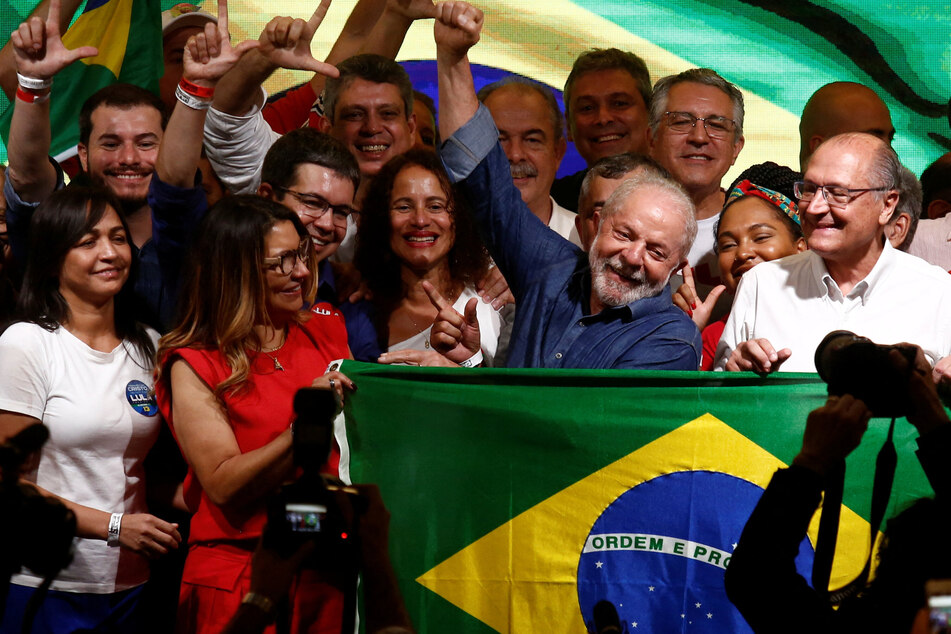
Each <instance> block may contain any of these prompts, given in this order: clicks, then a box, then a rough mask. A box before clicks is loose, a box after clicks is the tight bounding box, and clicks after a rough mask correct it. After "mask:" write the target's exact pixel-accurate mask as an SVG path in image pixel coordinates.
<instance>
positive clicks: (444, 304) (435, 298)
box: [422, 281, 452, 310]
mask: <svg viewBox="0 0 951 634" xmlns="http://www.w3.org/2000/svg"><path fill="white" fill-rule="evenodd" d="M422 285H423V290H424V291H426V295H427V296H428V297H429V301H430V302H432V304H433V306H435V307H436V309H437V310H442V309H443V308H448V307H449V306H452V304H450V303H449V300H448V299H446V298H445V297H443V296H442V293H440V292H439V291H437V290H436V287H435V286H433V285H432V284H431V283H430V282H428V281H423V282H422Z"/></svg>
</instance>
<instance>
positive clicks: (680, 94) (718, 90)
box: [649, 68, 744, 312]
mask: <svg viewBox="0 0 951 634" xmlns="http://www.w3.org/2000/svg"><path fill="white" fill-rule="evenodd" d="M649 125H650V155H651V156H652V157H653V158H654V159H655V160H656V161H657V162H658V163H660V164H661V165H663V166H664V167H666V168H667V170H669V171H670V173H671V174H672V175H673V177H674V178H675V179H676V180H677V181H678V182H679V183H680V184H681V185H683V186H684V188H686V190H687V193H688V194H690V198H691V199H692V200H693V203H694V205H696V207H697V224H698V236H699V238H698V239H697V240H696V241H695V242H694V244H693V247H692V248H691V249H690V254H689V255H688V256H687V260H688V262H689V263H690V266H691V267H692V268H693V277H694V281H695V282H696V284H697V291H698V292H699V293H700V295H701V296H703V297H705V296H706V295H707V293H709V291H710V290H711V289H713V288H714V287H715V286H717V285H718V284H719V283H720V266H719V264H718V260H717V256H716V253H714V250H713V243H714V239H715V236H714V232H715V230H716V225H717V220H718V218H719V217H720V210H721V209H723V203H724V201H725V198H726V193H725V192H724V191H723V189H722V188H721V187H720V182H721V181H722V180H723V177H724V175H726V173H727V171H729V169H730V167H731V166H732V165H733V163H735V162H736V157H737V156H739V154H740V150H742V149H743V143H744V139H743V94H742V93H741V92H740V91H739V89H738V88H737V87H736V86H734V85H733V84H731V83H730V82H728V81H727V80H725V79H724V78H723V77H721V76H720V75H718V74H717V73H716V72H714V71H712V70H710V69H709V68H691V69H690V70H685V71H684V72H682V73H680V74H678V75H669V76H667V77H664V78H662V79H659V80H658V81H657V83H656V84H655V85H654V92H653V93H652V95H651V106H650V122H649ZM722 312H725V307H724V309H723V311H722Z"/></svg>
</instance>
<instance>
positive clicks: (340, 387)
mask: <svg viewBox="0 0 951 634" xmlns="http://www.w3.org/2000/svg"><path fill="white" fill-rule="evenodd" d="M310 386H311V387H316V388H318V389H321V390H330V391H331V392H333V393H334V394H335V395H336V397H337V398H338V399H339V400H340V404H341V405H342V404H343V402H344V394H345V393H346V392H347V391H350V392H356V391H357V385H356V383H354V382H353V381H351V380H350V379H348V378H347V375H346V374H344V373H342V372H337V371H336V370H333V371H331V372H328V373H327V374H325V375H323V376H320V377H317V378H316V379H314V382H313V383H311V384H310Z"/></svg>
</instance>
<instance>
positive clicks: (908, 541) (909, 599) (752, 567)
mask: <svg viewBox="0 0 951 634" xmlns="http://www.w3.org/2000/svg"><path fill="white" fill-rule="evenodd" d="M833 335H835V336H837V337H838V340H837V341H833V343H834V345H833V346H832V347H831V348H828V349H826V350H825V351H823V347H824V345H825V344H827V343H828V342H829V340H830V338H831V339H835V337H833ZM846 335H848V336H846ZM850 337H851V339H850ZM823 343H824V345H821V346H820V347H819V349H818V350H817V353H816V357H817V363H816V365H817V367H818V368H819V369H820V374H822V375H823V378H824V379H826V381H827V382H828V383H829V392H830V394H831V396H830V397H829V400H828V401H827V402H826V404H825V405H824V406H822V407H820V408H818V409H817V410H815V411H813V412H812V413H811V414H810V415H809V418H808V419H807V421H806V429H805V433H804V435H803V443H802V450H801V451H800V452H799V454H798V455H797V456H796V457H795V459H794V460H793V462H792V465H791V466H790V467H789V468H788V469H780V470H779V471H777V472H776V474H775V475H774V476H773V479H772V480H771V481H770V484H769V486H768V487H767V489H766V491H765V492H764V493H763V497H762V498H761V499H760V501H759V503H758V504H757V506H756V508H755V509H754V511H753V514H752V515H751V517H750V519H749V521H748V522H747V524H746V528H745V529H744V530H743V535H742V537H741V538H740V542H739V544H738V546H737V548H736V550H735V551H734V554H733V559H732V560H731V562H730V566H729V568H728V569H727V571H726V578H725V582H726V590H727V595H728V596H729V597H730V600H732V601H733V603H734V605H736V607H737V608H738V609H739V610H740V612H741V613H742V614H743V616H744V618H745V619H746V620H747V622H748V623H749V624H750V625H751V627H752V628H753V630H754V631H755V632H814V633H821V632H888V633H904V632H909V631H910V630H911V626H912V622H913V620H914V618H915V615H916V613H917V612H918V610H919V609H920V608H921V607H923V606H924V605H925V590H924V586H925V582H926V581H927V580H928V579H933V578H945V577H951V554H949V553H948V552H947V550H946V549H944V548H940V547H939V548H932V547H929V545H939V544H944V543H945V542H946V540H947V527H948V525H949V519H951V513H949V509H948V504H947V496H948V492H949V490H951V463H949V461H948V460H947V456H948V455H949V451H951V425H949V421H948V416H947V413H946V412H945V410H944V407H943V405H942V403H941V400H940V399H939V397H938V393H937V390H936V389H935V385H934V382H933V381H932V374H931V366H930V365H929V364H928V362H927V361H926V359H925V357H924V354H923V353H922V352H921V350H920V349H918V348H917V347H916V346H910V345H898V346H876V345H875V344H873V343H872V342H870V341H868V340H867V339H864V340H863V339H862V338H858V337H855V336H854V335H852V334H851V333H844V334H843V333H832V334H831V335H830V336H829V337H827V340H826V342H823ZM855 345H858V346H859V347H858V348H851V349H850V346H855ZM820 355H825V357H824V358H823V359H822V362H821V363H820ZM823 364H825V365H823ZM859 379H861V380H859ZM858 396H862V397H863V398H867V399H868V400H869V401H870V402H871V403H872V405H873V407H872V408H871V409H870V407H869V406H867V404H866V403H865V402H863V400H861V399H860V398H858ZM873 412H874V413H875V415H885V416H906V417H907V419H908V421H909V422H910V423H911V424H912V425H914V426H915V428H916V429H917V430H918V433H919V438H918V447H919V448H918V450H917V452H916V455H917V457H918V460H919V462H920V463H921V466H922V468H923V469H924V472H925V475H926V476H927V478H928V481H929V482H930V483H931V486H932V488H933V490H934V491H935V497H934V498H922V499H920V500H918V501H916V502H915V503H914V504H913V505H912V506H911V507H910V508H908V509H906V510H905V511H903V512H902V513H901V514H899V515H897V516H895V517H894V518H892V519H891V520H889V521H888V524H887V528H886V530H885V537H884V540H883V542H882V545H881V548H880V550H879V556H878V557H879V559H878V567H877V569H876V575H875V579H874V580H873V581H872V582H871V583H869V584H866V583H865V580H866V578H867V573H868V566H867V567H866V570H865V571H864V572H863V575H860V576H859V578H858V579H857V580H856V581H855V582H853V583H852V584H849V586H846V587H845V588H843V589H839V590H837V591H835V592H828V591H827V587H828V585H827V584H828V574H829V571H828V567H831V556H832V552H831V551H826V549H824V548H823V542H824V541H825V538H824V536H823V535H824V533H825V534H828V533H829V530H828V529H824V527H823V526H822V523H827V520H826V518H823V519H822V520H821V522H820V530H819V539H818V541H817V548H816V557H815V562H814V570H813V583H812V586H810V585H809V584H808V583H807V581H806V579H804V578H803V577H802V576H800V575H799V574H798V573H797V572H796V568H795V558H796V556H797V554H798V552H799V545H800V543H801V542H802V540H803V538H804V537H805V535H806V531H807V529H808V526H809V522H810V520H811V518H812V516H813V513H814V512H815V510H816V508H817V507H818V506H819V502H820V500H821V499H822V497H823V492H825V494H826V500H825V503H824V505H823V513H824V514H828V515H830V516H837V511H838V509H839V508H840V504H841V503H840V502H831V501H830V496H831V497H834V495H831V492H833V490H834V489H835V488H836V486H839V487H841V481H840V478H841V475H842V474H844V464H845V458H846V456H848V455H849V454H850V453H851V452H852V451H853V450H854V449H855V448H856V447H858V446H859V443H860V442H861V440H862V436H863V434H864V433H865V430H866V429H867V427H868V423H869V420H870V418H871V417H872V416H873ZM893 424H894V421H893ZM890 446H891V433H889V440H888V441H887V442H886V446H885V447H883V450H882V451H881V452H880V454H879V458H878V463H877V469H876V471H877V473H876V483H875V486H874V488H875V492H874V493H873V502H872V512H871V515H872V521H871V522H870V524H872V528H873V530H876V531H877V523H876V519H875V516H876V515H877V514H879V515H883V514H884V510H885V507H887V502H888V493H889V492H890V488H891V480H890V477H891V475H892V474H893V472H894V448H893V446H891V455H890V454H889V451H888V449H889V447H890ZM889 463H890V464H891V474H890V473H888V471H889V470H888V468H887V467H888V465H889ZM881 491H884V494H882V493H881ZM839 494H841V491H839ZM833 507H834V508H833ZM835 524H837V522H836V523H835ZM832 528H833V529H834V528H835V526H833V527H832ZM834 532H835V531H834V530H832V534H833V537H832V544H833V548H834ZM823 566H827V568H826V569H825V570H824V571H823V570H822V568H823ZM833 604H838V605H839V608H838V610H835V609H833Z"/></svg>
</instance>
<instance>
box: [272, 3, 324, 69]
mask: <svg viewBox="0 0 951 634" xmlns="http://www.w3.org/2000/svg"><path fill="white" fill-rule="evenodd" d="M329 8H330V0H321V2H320V5H318V6H317V10H316V11H314V14H313V15H312V16H310V19H309V20H307V21H304V20H302V19H300V18H290V17H284V16H278V17H276V18H274V19H273V20H271V21H270V22H268V23H267V25H266V26H265V27H264V30H263V31H261V36H260V37H259V38H258V42H260V45H261V46H260V48H259V49H258V52H259V53H261V55H263V56H264V58H265V59H267V60H268V61H269V62H271V63H272V64H274V65H275V66H280V67H281V68H290V69H293V70H309V71H312V72H315V73H320V74H321V75H325V76H327V77H338V76H339V75H340V72H339V71H338V70H337V68H336V67H335V66H333V65H331V64H327V63H325V62H320V61H317V60H316V59H314V55H313V53H311V50H310V45H311V42H312V41H313V39H314V34H315V33H316V32H317V27H319V26H320V23H321V22H323V21H324V16H326V15H327V9H329Z"/></svg>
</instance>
